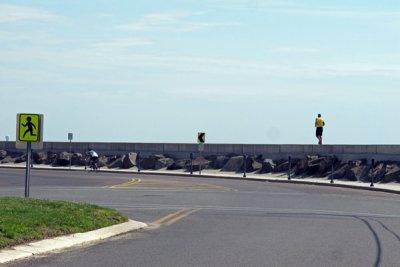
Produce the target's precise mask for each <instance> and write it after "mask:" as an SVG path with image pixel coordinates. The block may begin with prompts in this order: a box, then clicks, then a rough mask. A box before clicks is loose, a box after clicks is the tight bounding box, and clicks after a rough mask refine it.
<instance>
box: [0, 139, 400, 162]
mask: <svg viewBox="0 0 400 267" xmlns="http://www.w3.org/2000/svg"><path fill="white" fill-rule="evenodd" d="M71 148H72V151H74V152H80V153H84V152H85V151H87V150H88V148H92V149H94V150H96V151H98V152H99V153H100V154H102V155H108V154H125V153H128V152H141V153H142V155H144V156H146V155H149V154H169V155H172V156H174V157H177V158H188V157H189V154H190V153H194V154H195V155H198V154H199V152H198V145H197V144H185V143H100V142H95V143H87V142H73V143H72V144H71ZM0 149H5V150H9V151H16V150H17V149H16V148H15V142H5V141H1V142H0ZM43 151H53V152H62V151H69V143H68V142H45V143H44V148H43ZM229 153H235V154H239V155H241V154H243V153H245V154H248V155H260V154H261V155H263V156H264V157H269V158H272V159H279V158H286V157H288V156H291V157H298V158H301V157H304V156H306V155H335V156H337V157H338V158H340V159H342V160H351V159H360V158H366V159H372V158H374V159H376V160H400V145H323V146H318V145H295V144H293V145H263V144H206V145H205V146H204V151H203V155H211V154H216V155H225V154H229Z"/></svg>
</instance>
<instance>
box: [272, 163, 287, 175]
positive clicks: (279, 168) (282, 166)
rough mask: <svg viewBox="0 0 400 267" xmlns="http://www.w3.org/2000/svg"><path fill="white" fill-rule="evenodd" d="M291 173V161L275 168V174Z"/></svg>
mask: <svg viewBox="0 0 400 267" xmlns="http://www.w3.org/2000/svg"><path fill="white" fill-rule="evenodd" d="M287 171H289V161H285V162H283V163H281V164H279V165H277V166H276V167H275V168H274V172H287Z"/></svg>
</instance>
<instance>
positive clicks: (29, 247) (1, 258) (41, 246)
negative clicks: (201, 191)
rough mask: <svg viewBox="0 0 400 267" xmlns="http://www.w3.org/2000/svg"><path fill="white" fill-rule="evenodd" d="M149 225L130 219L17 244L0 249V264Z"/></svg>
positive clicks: (83, 243)
mask: <svg viewBox="0 0 400 267" xmlns="http://www.w3.org/2000/svg"><path fill="white" fill-rule="evenodd" d="M145 227H147V224H145V223H142V222H137V221H133V220H129V221H128V222H125V223H121V224H117V225H113V226H109V227H105V228H101V229H97V230H94V231H90V232H86V233H76V234H72V235H66V236H60V237H55V238H50V239H45V240H41V241H36V242H32V243H29V244H26V245H19V246H15V247H13V248H10V249H3V250H0V264H2V263H8V262H11V261H15V260H21V259H25V258H28V257H32V256H34V255H41V254H45V253H49V252H55V251H58V250H62V249H66V248H71V247H74V246H79V245H85V244H88V243H91V242H96V241H100V240H103V239H106V238H110V237H113V236H117V235H120V234H124V233H127V232H130V231H134V230H139V229H142V228H145Z"/></svg>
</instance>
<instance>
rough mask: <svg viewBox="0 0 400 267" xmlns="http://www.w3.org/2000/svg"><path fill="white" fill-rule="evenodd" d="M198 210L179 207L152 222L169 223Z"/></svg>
mask: <svg viewBox="0 0 400 267" xmlns="http://www.w3.org/2000/svg"><path fill="white" fill-rule="evenodd" d="M198 210H199V209H181V210H178V211H177V212H174V213H171V214H168V215H167V216H164V217H162V218H160V219H157V220H155V221H154V222H153V223H154V224H158V225H171V224H173V223H176V222H177V221H179V220H181V219H183V218H185V217H186V216H188V215H190V214H192V213H193V212H196V211H198Z"/></svg>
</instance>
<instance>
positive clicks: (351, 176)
mask: <svg viewBox="0 0 400 267" xmlns="http://www.w3.org/2000/svg"><path fill="white" fill-rule="evenodd" d="M369 171H370V167H369V166H366V165H356V166H354V167H352V168H349V169H348V170H347V172H346V175H345V178H346V179H348V180H350V181H362V182H369V181H370V178H369V176H368V173H369Z"/></svg>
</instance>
